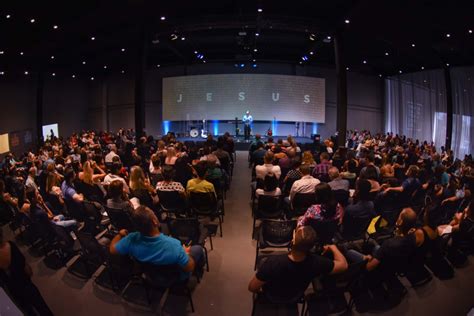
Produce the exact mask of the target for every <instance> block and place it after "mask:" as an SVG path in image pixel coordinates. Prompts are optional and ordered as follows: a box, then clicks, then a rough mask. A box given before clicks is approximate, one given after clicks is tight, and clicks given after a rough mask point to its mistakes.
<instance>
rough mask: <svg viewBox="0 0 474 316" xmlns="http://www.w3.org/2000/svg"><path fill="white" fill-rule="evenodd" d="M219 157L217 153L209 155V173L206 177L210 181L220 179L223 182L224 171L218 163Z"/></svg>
mask: <svg viewBox="0 0 474 316" xmlns="http://www.w3.org/2000/svg"><path fill="white" fill-rule="evenodd" d="M218 161H219V159H217V157H216V156H215V155H208V156H207V175H206V179H207V180H209V181H214V180H218V181H221V183H222V184H223V183H224V181H223V178H224V173H223V171H222V169H221V168H220V167H219V166H218V165H217V162H218Z"/></svg>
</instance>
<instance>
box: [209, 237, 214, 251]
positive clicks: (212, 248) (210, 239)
mask: <svg viewBox="0 0 474 316" xmlns="http://www.w3.org/2000/svg"><path fill="white" fill-rule="evenodd" d="M209 242H210V243H211V250H214V245H213V244H212V236H209Z"/></svg>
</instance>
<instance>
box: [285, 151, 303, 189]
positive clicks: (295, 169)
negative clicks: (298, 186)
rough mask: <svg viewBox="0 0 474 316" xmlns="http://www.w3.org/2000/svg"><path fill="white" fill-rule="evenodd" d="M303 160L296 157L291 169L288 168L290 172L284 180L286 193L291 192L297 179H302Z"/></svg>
mask: <svg viewBox="0 0 474 316" xmlns="http://www.w3.org/2000/svg"><path fill="white" fill-rule="evenodd" d="M300 166H301V161H300V160H299V159H294V160H293V161H292V162H291V169H290V170H288V173H287V174H286V176H285V179H284V180H283V184H284V188H285V195H288V194H290V190H291V187H292V186H293V183H294V182H295V181H297V180H300V179H301V178H302V177H303V174H302V173H301V170H300Z"/></svg>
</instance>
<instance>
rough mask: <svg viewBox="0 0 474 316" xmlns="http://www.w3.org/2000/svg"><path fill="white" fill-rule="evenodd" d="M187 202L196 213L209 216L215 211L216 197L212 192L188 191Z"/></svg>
mask: <svg viewBox="0 0 474 316" xmlns="http://www.w3.org/2000/svg"><path fill="white" fill-rule="evenodd" d="M189 202H190V206H191V209H192V210H193V212H195V213H196V214H197V215H203V216H211V215H215V214H216V213H217V199H216V196H215V195H214V193H212V192H190V194H189Z"/></svg>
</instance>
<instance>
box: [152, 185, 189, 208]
mask: <svg viewBox="0 0 474 316" xmlns="http://www.w3.org/2000/svg"><path fill="white" fill-rule="evenodd" d="M156 192H157V193H158V198H159V200H160V206H161V208H162V209H163V211H165V212H169V213H177V212H184V211H185V210H186V198H185V197H184V196H183V195H181V194H180V193H179V192H178V191H159V190H157V191H156Z"/></svg>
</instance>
